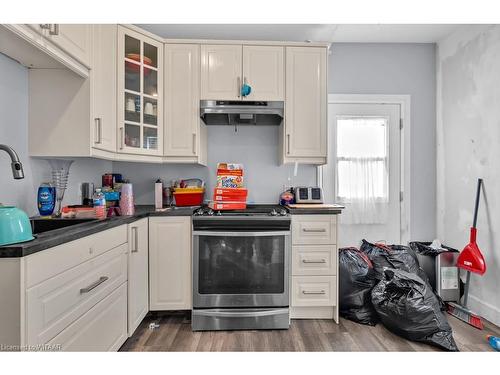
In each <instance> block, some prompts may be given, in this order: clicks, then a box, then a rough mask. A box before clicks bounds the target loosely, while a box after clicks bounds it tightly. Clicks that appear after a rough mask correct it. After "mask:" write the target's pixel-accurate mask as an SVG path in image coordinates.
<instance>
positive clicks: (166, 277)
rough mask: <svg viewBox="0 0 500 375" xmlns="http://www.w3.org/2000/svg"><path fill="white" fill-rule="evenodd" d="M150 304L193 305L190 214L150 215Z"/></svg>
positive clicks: (152, 306)
mask: <svg viewBox="0 0 500 375" xmlns="http://www.w3.org/2000/svg"><path fill="white" fill-rule="evenodd" d="M149 291H150V295H149V308H150V310H152V311H158V310H189V309H191V308H192V281H191V217H189V216H175V217H174V216H171V217H150V218H149Z"/></svg>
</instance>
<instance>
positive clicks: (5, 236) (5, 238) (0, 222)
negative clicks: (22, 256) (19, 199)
mask: <svg viewBox="0 0 500 375" xmlns="http://www.w3.org/2000/svg"><path fill="white" fill-rule="evenodd" d="M32 239H34V237H33V233H32V231H31V223H30V219H29V217H28V215H26V213H25V212H24V211H23V210H20V209H19V208H17V207H13V206H0V246H3V245H12V244H15V243H19V242H26V241H30V240H32Z"/></svg>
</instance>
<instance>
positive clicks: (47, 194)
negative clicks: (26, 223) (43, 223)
mask: <svg viewBox="0 0 500 375" xmlns="http://www.w3.org/2000/svg"><path fill="white" fill-rule="evenodd" d="M37 201H38V202H37V203H38V204H37V206H38V212H40V216H50V215H52V213H53V212H54V208H55V206H56V188H55V187H54V186H52V185H51V184H50V183H49V182H43V183H42V184H41V185H40V187H39V188H38V199H37Z"/></svg>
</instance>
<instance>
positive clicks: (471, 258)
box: [448, 178, 486, 329]
mask: <svg viewBox="0 0 500 375" xmlns="http://www.w3.org/2000/svg"><path fill="white" fill-rule="evenodd" d="M482 183H483V180H482V179H481V178H480V179H478V181H477V192H476V205H475V208H474V222H473V224H472V228H470V240H469V243H468V244H467V246H465V247H464V249H463V250H462V252H461V253H460V255H459V256H458V259H457V267H458V268H461V269H463V270H465V271H467V281H466V283H465V289H464V302H463V304H462V305H459V304H457V303H453V302H449V303H448V312H449V313H450V314H451V315H453V316H455V317H457V318H458V319H460V320H463V321H464V322H466V323H468V324H470V325H472V326H474V327H476V328H479V329H483V322H482V320H481V317H480V316H479V315H477V314H475V313H473V312H472V311H470V310H469V309H468V308H467V300H468V298H469V285H470V275H471V272H474V273H477V274H479V275H483V274H484V273H485V272H486V262H485V261H484V257H483V254H482V253H481V250H479V247H478V246H477V243H476V237H477V228H476V224H477V211H478V209H479V197H480V195H481V185H482Z"/></svg>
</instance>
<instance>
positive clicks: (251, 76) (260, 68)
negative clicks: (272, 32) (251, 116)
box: [243, 46, 285, 100]
mask: <svg viewBox="0 0 500 375" xmlns="http://www.w3.org/2000/svg"><path fill="white" fill-rule="evenodd" d="M283 54H284V48H283V47H275V46H243V84H247V85H249V86H250V87H251V89H252V91H251V92H250V95H248V96H245V97H244V99H245V100H284V96H285V95H284V91H285V87H284V57H283Z"/></svg>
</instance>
